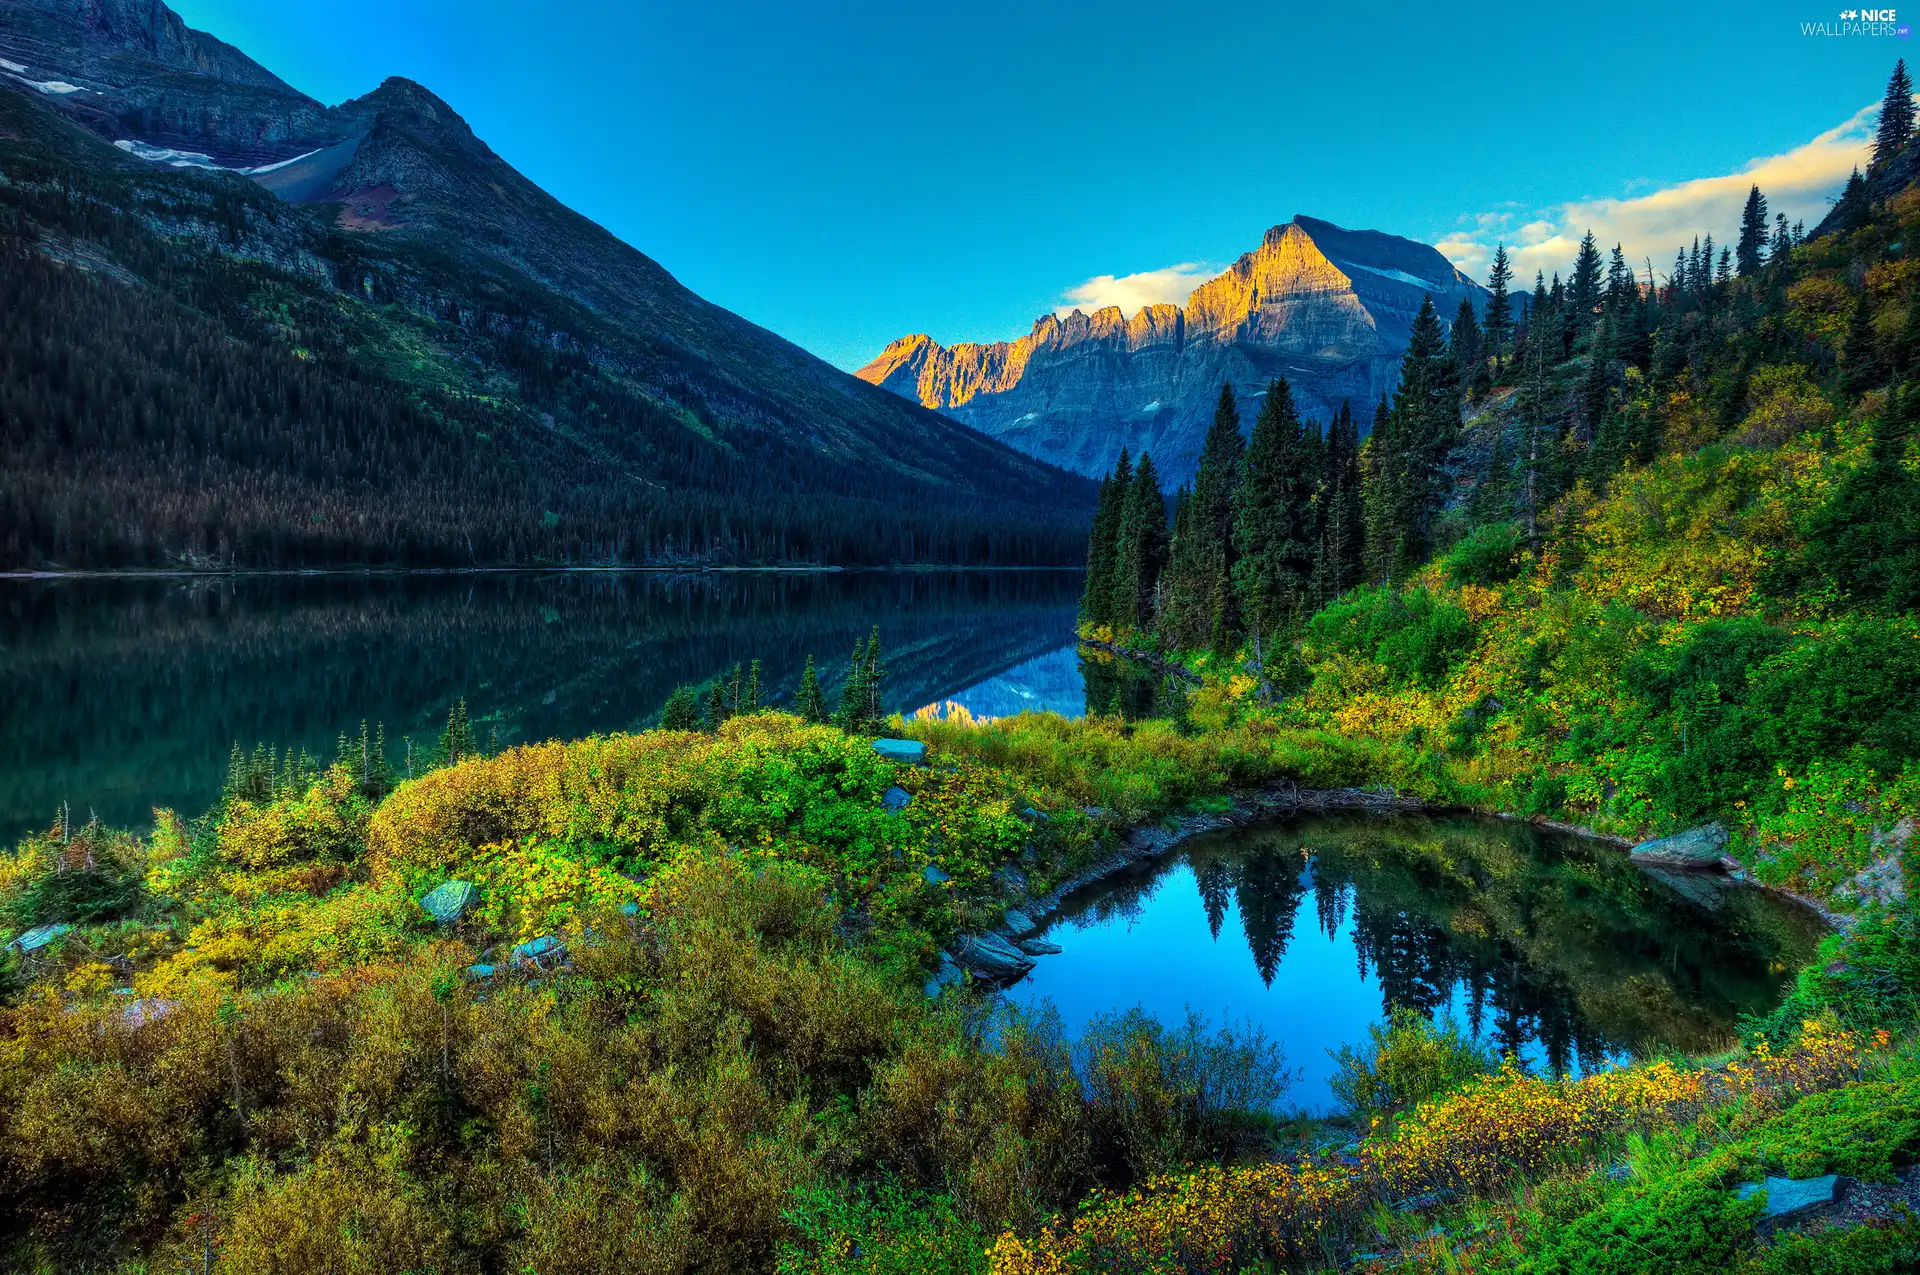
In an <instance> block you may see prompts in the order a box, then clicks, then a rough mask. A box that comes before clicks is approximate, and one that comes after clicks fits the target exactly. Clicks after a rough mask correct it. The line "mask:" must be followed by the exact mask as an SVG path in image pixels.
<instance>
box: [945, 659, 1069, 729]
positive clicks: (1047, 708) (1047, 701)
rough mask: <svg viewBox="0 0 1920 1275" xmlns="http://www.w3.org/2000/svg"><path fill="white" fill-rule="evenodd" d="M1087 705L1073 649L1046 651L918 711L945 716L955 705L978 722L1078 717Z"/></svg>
mask: <svg viewBox="0 0 1920 1275" xmlns="http://www.w3.org/2000/svg"><path fill="white" fill-rule="evenodd" d="M1086 703H1087V684H1086V681H1085V679H1083V678H1082V677H1081V676H1080V655H1079V652H1078V650H1077V649H1076V648H1075V647H1072V646H1063V647H1061V648H1060V649H1059V650H1057V651H1049V652H1048V653H1047V654H1045V655H1042V656H1040V657H1039V658H1037V659H1032V660H1028V661H1026V662H1025V663H1023V664H1016V665H1014V666H1013V667H1012V668H1010V669H1008V670H1007V671H1006V672H1004V673H1000V674H997V675H996V676H993V677H990V678H988V679H986V680H985V681H984V682H976V683H974V684H973V685H972V686H969V687H967V688H965V689H964V690H958V691H955V692H953V694H951V695H949V696H947V697H946V699H944V700H942V701H939V702H936V703H933V704H928V705H926V706H925V708H923V709H922V710H921V711H922V712H923V713H928V714H930V715H933V716H945V715H947V714H949V713H951V712H952V711H953V706H954V705H958V706H959V707H960V708H963V709H965V710H966V711H967V713H968V714H969V715H971V716H972V717H974V718H976V719H978V718H993V717H1012V716H1013V715H1014V714H1016V713H1059V714H1061V715H1062V716H1065V717H1078V716H1080V714H1081V713H1082V712H1083V711H1084V710H1085V708H1086Z"/></svg>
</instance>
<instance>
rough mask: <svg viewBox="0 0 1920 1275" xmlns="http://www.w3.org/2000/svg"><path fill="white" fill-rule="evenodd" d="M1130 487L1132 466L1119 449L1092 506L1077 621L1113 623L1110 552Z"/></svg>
mask: <svg viewBox="0 0 1920 1275" xmlns="http://www.w3.org/2000/svg"><path fill="white" fill-rule="evenodd" d="M1132 485H1133V464H1132V462H1131V461H1129V460H1128V459H1127V449H1126V448H1124V447H1122V448H1121V449H1120V461H1119V463H1118V464H1116V465H1115V466H1114V467H1113V471H1112V472H1111V473H1109V474H1108V475H1107V476H1106V478H1105V479H1104V480H1103V481H1102V482H1101V484H1100V501H1099V503H1098V504H1097V505H1095V506H1094V514H1093V527H1092V529H1091V531H1089V533H1088V535H1087V581H1086V586H1085V588H1084V589H1083V591H1082V592H1081V594H1080V622H1081V623H1082V624H1087V625H1092V626H1096V627H1097V626H1100V625H1109V624H1112V623H1113V614H1112V607H1111V603H1112V599H1113V552H1114V546H1115V545H1116V544H1117V543H1118V542H1119V539H1120V507H1121V506H1122V505H1123V504H1124V503H1125V502H1126V498H1127V490H1128V489H1129V488H1130V487H1131V486H1132Z"/></svg>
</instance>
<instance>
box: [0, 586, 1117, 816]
mask: <svg viewBox="0 0 1920 1275" xmlns="http://www.w3.org/2000/svg"><path fill="white" fill-rule="evenodd" d="M1080 579H1081V577H1080V575H1079V573H1078V572H1037V571H1022V572H988V571H968V572H833V573H827V572H822V573H797V572H783V573H744V572H742V573H736V572H726V573H702V574H690V575H664V574H659V573H651V572H637V573H624V574H620V573H601V572H590V573H566V572H555V573H488V574H474V575H361V576H353V575H330V576H240V577H175V578H119V579H103V578H90V579H62V580H19V579H9V580H0V844H10V843H11V842H12V840H13V839H14V838H15V837H17V836H19V835H20V834H21V833H22V832H24V831H26V830H27V829H28V828H30V827H32V826H35V825H38V826H45V825H46V824H47V823H48V822H49V820H50V819H51V818H52V816H53V814H54V812H55V810H56V809H57V808H58V807H59V805H60V803H62V802H67V803H70V804H71V807H72V809H73V813H74V817H75V818H83V817H85V812H86V811H89V810H92V811H97V812H98V813H99V815H100V817H101V818H102V819H104V820H107V821H108V822H110V823H114V824H119V825H126V826H137V825H141V824H144V823H145V822H146V821H147V820H148V819H149V818H150V811H151V808H152V807H154V806H166V807H171V808H174V809H177V810H179V811H180V812H181V813H182V814H187V815H192V814H197V813H199V812H200V811H202V810H204V809H206V808H207V807H208V806H210V805H211V804H212V803H213V801H214V799H215V798H216V797H217V796H218V795H219V791H220V785H221V783H222V782H223V780H224V778H225V775H226V759H227V753H228V750H229V749H230V748H231V747H232V746H233V745H234V744H235V743H236V742H237V743H239V744H241V745H242V746H244V747H249V748H250V747H252V745H253V744H255V743H256V742H258V743H268V744H273V745H276V746H278V747H281V748H286V747H289V746H291V747H296V748H305V749H307V750H308V751H310V752H312V753H314V754H315V755H317V756H319V757H321V758H322V759H327V758H330V757H331V756H332V754H333V745H334V740H335V738H336V737H337V736H338V735H339V733H340V732H342V731H349V732H351V731H354V730H357V728H358V726H359V723H360V722H361V721H362V720H363V719H365V720H367V721H369V722H383V723H385V725H386V728H387V736H388V739H389V741H390V743H391V746H392V748H391V750H392V752H393V754H394V756H395V759H396V762H398V760H399V758H400V757H401V756H403V748H404V745H403V739H404V738H406V737H411V738H412V739H413V740H414V741H415V743H416V744H428V743H430V742H431V741H432V740H433V738H434V737H435V736H436V734H437V732H438V731H439V729H440V727H441V725H442V724H443V723H444V722H445V720H446V714H447V707H448V705H449V704H451V703H452V702H453V700H454V699H456V698H458V697H465V699H466V700H467V703H468V706H469V710H470V712H471V713H472V715H473V717H474V718H475V720H476V733H477V734H478V736H479V738H480V740H481V741H482V742H483V743H492V744H495V745H498V746H504V745H507V744H512V743H518V742H522V741H526V740H543V739H551V738H563V739H564V738H574V737H578V736H582V735H587V734H591V733H593V732H595V731H616V730H626V729H631V728H635V727H643V726H646V725H649V724H650V723H652V722H653V721H654V720H655V719H657V718H658V716H659V712H660V707H661V705H662V704H663V703H664V702H665V700H666V698H667V695H668V693H669V692H671V691H672V690H673V688H674V687H675V686H676V685H679V684H681V683H700V682H704V681H707V680H708V679H711V678H713V677H717V676H721V675H724V674H725V673H726V672H728V671H729V670H731V669H732V667H733V665H734V664H735V663H736V662H743V661H751V660H754V659H759V660H761V661H763V671H762V676H763V679H764V681H765V683H766V684H767V685H769V686H771V687H772V688H773V690H772V695H771V698H772V700H773V701H774V702H775V703H778V702H782V701H785V700H788V699H790V697H791V696H792V693H793V690H794V688H795V686H796V685H797V684H798V682H799V678H800V671H801V669H802V667H803V666H804V664H805V661H806V657H807V656H808V655H809V654H811V655H813V656H814V657H815V658H816V659H817V661H818V664H819V671H820V675H821V680H822V681H823V683H825V685H826V687H827V693H828V695H829V702H831V696H832V695H833V694H834V693H835V692H836V691H837V688H838V686H839V684H840V681H841V679H842V678H843V676H844V673H845V669H846V664H847V659H848V656H849V654H850V653H851V651H852V650H853V645H854V643H855V642H856V641H859V640H863V639H864V638H865V636H866V634H867V631H868V629H869V628H871V627H872V626H874V625H878V626H879V628H880V638H881V642H882V644H883V647H884V650H885V659H886V664H887V668H888V670H889V676H888V680H887V684H886V702H887V707H888V708H890V709H897V710H902V711H906V712H912V711H914V710H915V709H918V708H921V707H923V706H926V705H929V704H944V703H945V702H947V701H952V702H954V703H958V704H962V705H965V706H966V707H967V708H968V709H969V710H970V711H973V712H975V713H980V714H985V715H988V716H1000V715H1003V714H1006V713H1012V712H1017V711H1020V710H1021V709H1027V708H1032V709H1055V710H1058V711H1060V712H1065V713H1072V714H1077V713H1080V712H1082V711H1083V710H1084V708H1085V702H1086V699H1085V696H1086V691H1085V683H1084V682H1083V680H1082V677H1081V673H1080V662H1079V660H1078V658H1077V656H1076V655H1075V653H1074V650H1073V646H1072V643H1073V628H1074V608H1075V605H1076V603H1077V602H1078V599H1079V592H1080Z"/></svg>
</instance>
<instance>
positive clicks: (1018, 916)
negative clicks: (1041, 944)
mask: <svg viewBox="0 0 1920 1275" xmlns="http://www.w3.org/2000/svg"><path fill="white" fill-rule="evenodd" d="M1000 919H1001V921H1002V922H1003V923H1004V924H1005V925H1006V927H1007V933H1009V934H1012V935H1015V936H1018V935H1021V934H1031V933H1033V931H1034V928H1035V927H1034V924H1033V918H1032V917H1030V916H1028V915H1027V914H1026V913H1025V912H1022V911H1021V910H1020V909H1019V908H1008V909H1007V910H1006V912H1005V914H1004V915H1003V916H1002V917H1001V918H1000Z"/></svg>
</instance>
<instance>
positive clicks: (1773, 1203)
mask: <svg viewBox="0 0 1920 1275" xmlns="http://www.w3.org/2000/svg"><path fill="white" fill-rule="evenodd" d="M1852 1185H1853V1183H1852V1181H1851V1180H1850V1179H1848V1178H1843V1177H1840V1176H1839V1175H1837V1174H1833V1173H1829V1174H1827V1175H1826V1176H1825V1177H1821V1178H1768V1179H1767V1180H1766V1181H1765V1182H1764V1183H1761V1182H1743V1183H1741V1184H1740V1185H1739V1186H1738V1187H1735V1188H1734V1192H1733V1194H1734V1197H1735V1198H1736V1199H1741V1200H1749V1199H1752V1198H1753V1197H1754V1196H1755V1195H1757V1194H1759V1193H1760V1192H1761V1191H1765V1192H1766V1193H1767V1203H1766V1211H1765V1212H1763V1213H1762V1214H1761V1215H1760V1221H1759V1223H1758V1224H1757V1225H1756V1226H1755V1228H1754V1229H1755V1230H1757V1231H1758V1232H1760V1234H1762V1235H1765V1234H1768V1233H1769V1232H1771V1231H1774V1230H1777V1229H1778V1228H1780V1227H1783V1226H1792V1225H1794V1224H1795V1223H1798V1222H1805V1221H1807V1220H1809V1219H1810V1218H1814V1217H1818V1216H1819V1215H1820V1214H1822V1213H1825V1212H1826V1211H1827V1210H1828V1209H1831V1208H1833V1207H1835V1206H1836V1205H1838V1204H1839V1203H1840V1202H1841V1201H1842V1200H1844V1199H1845V1198H1846V1196H1847V1188H1848V1187H1849V1186H1852Z"/></svg>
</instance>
